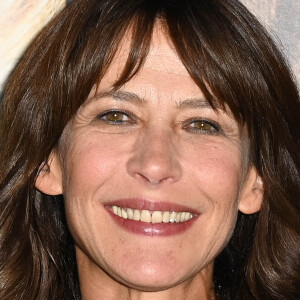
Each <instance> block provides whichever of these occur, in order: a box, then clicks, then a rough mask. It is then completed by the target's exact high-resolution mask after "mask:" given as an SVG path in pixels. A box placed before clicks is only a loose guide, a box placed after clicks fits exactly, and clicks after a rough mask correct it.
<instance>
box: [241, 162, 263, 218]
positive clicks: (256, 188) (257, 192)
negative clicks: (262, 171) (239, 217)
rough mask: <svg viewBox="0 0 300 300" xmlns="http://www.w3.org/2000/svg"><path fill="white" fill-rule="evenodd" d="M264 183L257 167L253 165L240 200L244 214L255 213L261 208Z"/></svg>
mask: <svg viewBox="0 0 300 300" xmlns="http://www.w3.org/2000/svg"><path fill="white" fill-rule="evenodd" d="M263 196H264V185H263V180H262V178H261V177H260V176H259V175H258V173H257V171H256V169H255V168H254V167H251V169H250V170H249V172H248V176H247V178H246V179H245V182H244V185H243V188H242V191H241V196H240V202H239V210H240V211H241V212H242V213H244V214H253V213H256V212H258V211H259V210H260V208H261V205H262V203H263Z"/></svg>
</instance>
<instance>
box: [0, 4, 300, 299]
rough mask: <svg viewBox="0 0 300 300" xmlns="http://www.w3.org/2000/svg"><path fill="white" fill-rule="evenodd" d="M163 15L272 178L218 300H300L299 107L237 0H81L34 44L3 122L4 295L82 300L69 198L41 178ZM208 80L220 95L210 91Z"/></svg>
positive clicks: (240, 236)
mask: <svg viewBox="0 0 300 300" xmlns="http://www.w3.org/2000/svg"><path fill="white" fill-rule="evenodd" d="M157 18H159V19H160V20H162V24H163V26H164V28H165V29H166V32H167V33H168V35H169V36H170V40H171V41H172V43H173V45H174V48H175V50H176V51H177V53H178V55H179V57H180V59H181V60H182V63H183V64H184V66H185V67H186V69H187V71H188V72H189V74H190V76H191V77H192V78H193V79H194V81H195V82H196V83H197V85H198V86H199V87H200V88H201V90H202V91H203V93H204V94H205V96H206V97H207V99H208V101H210V102H211V104H212V105H213V104H214V101H213V100H214V99H215V98H216V99H217V100H218V102H219V103H221V105H225V104H226V105H228V107H229V108H230V110H231V111H232V113H233V115H234V116H235V118H236V120H237V121H238V122H239V123H240V124H246V125H247V127H248V131H249V137H250V144H251V163H252V164H253V165H254V166H255V167H256V169H257V170H258V173H259V174H260V175H261V177H262V178H263V182H264V190H265V192H264V203H263V207H262V209H261V211H260V213H259V214H256V215H250V216H247V215H243V214H241V213H239V217H238V221H237V225H236V228H235V231H234V234H233V236H232V239H231V240H230V242H229V244H228V246H227V247H226V248H225V249H224V250H223V251H222V253H220V255H219V256H218V257H217V258H216V262H215V270H214V282H215V289H216V292H217V294H218V295H219V298H220V299H230V300H232V299H299V296H300V295H299V286H300V275H299V269H300V267H299V255H300V248H299V242H300V238H299V236H300V220H299V215H300V214H299V211H300V203H299V196H300V174H299V172H300V171H299V170H300V154H299V153H300V151H299V149H300V147H299V146H300V124H299V116H300V101H299V94H298V92H297V88H296V85H295V83H294V81H293V79H292V78H291V74H290V72H289V69H288V67H287V66H286V63H285V62H284V59H283V57H282V56H281V54H280V53H279V51H278V50H277V48H276V47H275V45H274V43H273V42H272V40H271V39H270V38H269V36H268V34H267V33H266V32H265V30H264V29H263V28H262V26H261V25H260V24H259V23H258V21H257V20H256V19H255V18H254V17H253V16H252V15H251V14H250V13H249V12H248V11H247V9H246V8H245V7H244V6H243V5H242V4H240V3H239V2H238V1H236V0H203V1H202V0H189V1H180V0H169V1H163V0H151V1H150V0H105V1H104V0H76V1H74V2H73V3H72V4H70V5H69V6H68V7H67V8H66V9H64V10H63V11H62V12H61V13H59V14H58V15H57V16H56V17H55V18H54V19H53V20H52V21H51V22H50V23H49V24H48V25H47V26H46V27H45V28H44V29H43V30H42V32H41V33H40V34H39V35H38V36H37V38H36V39H35V41H34V42H33V44H32V45H31V46H30V47H29V49H28V50H27V52H26V53H25V55H24V57H23V58H22V60H21V61H20V63H19V65H18V66H17V68H16V69H15V71H14V73H13V75H12V76H11V78H10V80H9V82H8V84H7V86H6V89H5V93H4V98H3V102H2V106H1V116H0V149H1V153H0V205H1V210H0V237H1V239H0V298H1V299H2V300H8V299H9V300H10V299H43V300H44V299H80V290H79V283H78V278H77V270H76V262H75V256H74V246H73V241H72V237H71V236H70V234H69V232H68V228H67V226H66V220H65V216H64V207H63V197H62V196H61V197H51V196H47V195H45V194H42V193H41V192H39V191H38V190H37V189H36V188H35V187H34V183H35V179H36V176H37V174H38V172H39V169H40V167H41V166H42V165H43V164H45V162H47V160H48V157H49V155H50V153H51V152H52V151H53V149H55V148H56V147H57V145H58V142H59V139H60V136H61V134H62V132H63V130H64V128H65V126H66V124H67V123H68V121H69V120H70V119H71V118H72V117H73V116H74V114H75V113H76V111H77V109H78V108H79V107H80V105H81V104H82V103H83V102H84V101H85V99H86V98H87V96H88V94H89V92H90V90H91V88H92V87H93V85H94V84H95V83H97V82H99V81H100V80H101V78H102V77H103V75H104V74H105V72H106V71H107V69H108V68H109V65H110V62H111V61H112V59H113V57H114V54H115V53H116V51H117V49H118V46H119V45H120V43H121V42H122V37H123V36H124V33H125V32H126V31H127V30H128V28H129V27H130V28H131V29H132V45H131V51H130V54H129V56H128V60H127V63H126V65H125V66H124V70H123V73H122V74H121V76H120V78H119V80H118V82H116V83H115V86H116V87H118V86H121V85H122V84H124V83H125V82H126V81H128V80H129V79H130V78H131V77H133V76H134V75H135V74H136V73H137V72H138V71H139V69H140V67H141V66H142V64H143V62H144V60H145V57H146V56H147V52H148V49H149V45H150V42H151V35H152V30H153V26H154V24H155V22H156V20H157ZM206 83H207V84H208V86H209V87H210V89H211V91H212V93H210V91H208V89H207V87H206Z"/></svg>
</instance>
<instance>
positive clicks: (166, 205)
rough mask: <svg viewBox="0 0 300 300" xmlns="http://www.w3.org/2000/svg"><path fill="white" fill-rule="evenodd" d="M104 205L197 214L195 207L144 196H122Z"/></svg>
mask: <svg viewBox="0 0 300 300" xmlns="http://www.w3.org/2000/svg"><path fill="white" fill-rule="evenodd" d="M104 205H105V206H114V205H115V206H121V207H127V208H132V209H139V210H149V211H176V212H183V211H184V212H191V213H193V214H199V211H196V210H195V209H193V208H191V207H189V206H186V205H182V204H177V203H173V202H168V201H162V200H150V199H145V198H123V199H116V200H113V201H109V202H106V203H104Z"/></svg>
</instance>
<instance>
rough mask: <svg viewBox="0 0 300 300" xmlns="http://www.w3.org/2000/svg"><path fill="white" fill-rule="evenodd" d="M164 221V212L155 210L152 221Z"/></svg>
mask: <svg viewBox="0 0 300 300" xmlns="http://www.w3.org/2000/svg"><path fill="white" fill-rule="evenodd" d="M161 222H162V213H161V211H154V212H153V213H152V223H161Z"/></svg>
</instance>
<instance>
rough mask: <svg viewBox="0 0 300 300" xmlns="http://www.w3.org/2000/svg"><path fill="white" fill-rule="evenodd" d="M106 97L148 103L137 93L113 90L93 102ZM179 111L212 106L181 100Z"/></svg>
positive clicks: (193, 100)
mask: <svg viewBox="0 0 300 300" xmlns="http://www.w3.org/2000/svg"><path fill="white" fill-rule="evenodd" d="M105 97H112V98H113V99H115V100H117V101H126V102H132V103H135V104H139V105H142V104H145V103H146V102H147V101H146V100H145V99H144V98H141V97H140V96H138V95H137V94H135V93H132V92H127V91H120V90H111V91H104V92H100V93H97V94H96V95H95V96H94V97H93V98H92V99H91V101H97V100H100V99H102V98H105ZM214 106H215V107H216V108H220V104H218V103H217V102H214ZM176 107H177V109H185V108H210V109H212V106H211V105H210V104H209V102H208V101H207V99H206V98H188V99H184V100H180V101H178V102H176Z"/></svg>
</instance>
